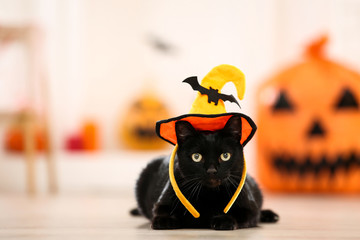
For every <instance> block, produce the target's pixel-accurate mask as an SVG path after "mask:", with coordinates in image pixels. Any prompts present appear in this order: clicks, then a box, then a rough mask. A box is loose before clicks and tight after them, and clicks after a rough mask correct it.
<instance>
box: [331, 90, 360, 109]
mask: <svg viewBox="0 0 360 240" xmlns="http://www.w3.org/2000/svg"><path fill="white" fill-rule="evenodd" d="M335 107H336V109H358V108H359V103H358V101H357V100H356V98H355V96H354V94H353V93H352V92H351V91H350V90H349V89H348V88H346V89H344V90H343V92H342V94H341V97H340V98H339V100H338V102H337V103H336V105H335Z"/></svg>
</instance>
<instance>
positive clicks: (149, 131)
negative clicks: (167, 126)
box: [134, 127, 157, 138]
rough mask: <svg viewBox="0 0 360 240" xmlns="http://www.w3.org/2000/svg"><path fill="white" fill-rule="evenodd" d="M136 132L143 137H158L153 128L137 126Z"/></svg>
mask: <svg viewBox="0 0 360 240" xmlns="http://www.w3.org/2000/svg"><path fill="white" fill-rule="evenodd" d="M134 133H135V134H136V135H137V136H139V137H142V138H156V137H157V135H156V132H155V130H154V129H153V128H144V127H137V128H136V129H134Z"/></svg>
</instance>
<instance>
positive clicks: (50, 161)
mask: <svg viewBox="0 0 360 240" xmlns="http://www.w3.org/2000/svg"><path fill="white" fill-rule="evenodd" d="M45 136H46V140H47V146H46V150H45V151H46V152H45V154H46V162H47V172H48V183H49V185H48V187H49V192H50V193H57V192H58V183H57V174H56V164H55V159H54V155H53V148H52V147H53V146H52V141H51V140H52V138H51V136H50V132H49V128H48V126H45Z"/></svg>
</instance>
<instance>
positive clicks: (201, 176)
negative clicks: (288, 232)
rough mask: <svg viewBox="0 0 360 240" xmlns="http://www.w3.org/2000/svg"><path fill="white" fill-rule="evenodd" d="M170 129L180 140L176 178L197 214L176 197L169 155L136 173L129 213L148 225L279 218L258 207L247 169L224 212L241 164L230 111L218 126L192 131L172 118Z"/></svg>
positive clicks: (220, 225)
mask: <svg viewBox="0 0 360 240" xmlns="http://www.w3.org/2000/svg"><path fill="white" fill-rule="evenodd" d="M175 129H176V136H177V141H178V146H179V147H178V151H177V156H176V158H175V165H174V168H175V169H174V174H175V178H176V181H177V183H178V185H179V188H180V189H181V191H182V193H183V194H184V195H185V196H186V198H187V199H188V200H189V201H190V203H191V204H192V205H193V206H194V207H195V209H197V211H198V212H199V213H200V217H199V218H194V217H193V216H192V215H191V214H190V213H189V212H188V211H187V210H186V209H185V207H184V206H183V205H182V204H181V202H180V201H179V199H178V198H177V197H176V195H175V192H174V190H173V189H172V186H171V184H170V181H169V172H168V167H169V157H165V158H159V159H156V160H154V161H152V162H151V163H149V164H148V165H147V167H146V168H145V169H144V170H143V172H142V173H141V175H140V177H139V179H138V181H137V185H136V199H137V202H138V209H137V210H136V209H135V210H134V211H133V212H132V213H133V214H136V213H141V214H142V215H144V216H145V217H147V218H148V219H150V220H151V223H152V225H151V226H152V228H153V229H176V228H212V229H216V230H232V229H238V228H249V227H255V226H257V224H258V222H259V221H261V222H276V221H277V220H278V215H277V214H275V213H274V212H272V211H271V210H261V206H262V201H263V199H262V194H261V191H260V189H259V187H258V186H257V184H256V182H255V181H254V179H253V178H252V177H250V176H249V175H247V176H246V181H245V184H244V187H243V189H242V191H241V192H240V195H239V196H238V198H237V200H236V201H235V203H234V205H233V206H232V208H231V209H230V210H229V212H228V213H227V214H225V213H223V210H224V208H225V206H226V205H227V203H228V202H229V201H230V198H231V197H232V196H233V194H234V192H235V190H236V188H237V187H238V184H239V182H240V179H241V176H242V170H243V166H244V158H243V148H242V146H241V144H240V139H241V119H240V117H238V116H233V117H231V118H230V119H229V120H228V122H227V123H226V126H225V128H224V129H222V130H219V131H212V132H210V131H196V130H195V129H194V128H193V126H192V125H191V124H190V123H189V122H186V121H178V122H176V125H175Z"/></svg>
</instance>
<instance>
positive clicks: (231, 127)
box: [223, 116, 242, 140]
mask: <svg viewBox="0 0 360 240" xmlns="http://www.w3.org/2000/svg"><path fill="white" fill-rule="evenodd" d="M241 128H242V124H241V117H240V116H232V117H231V118H229V120H228V121H227V123H226V125H225V127H224V129H223V131H225V132H226V133H229V134H231V135H232V136H234V137H236V138H238V139H239V140H240V139H241Z"/></svg>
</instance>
